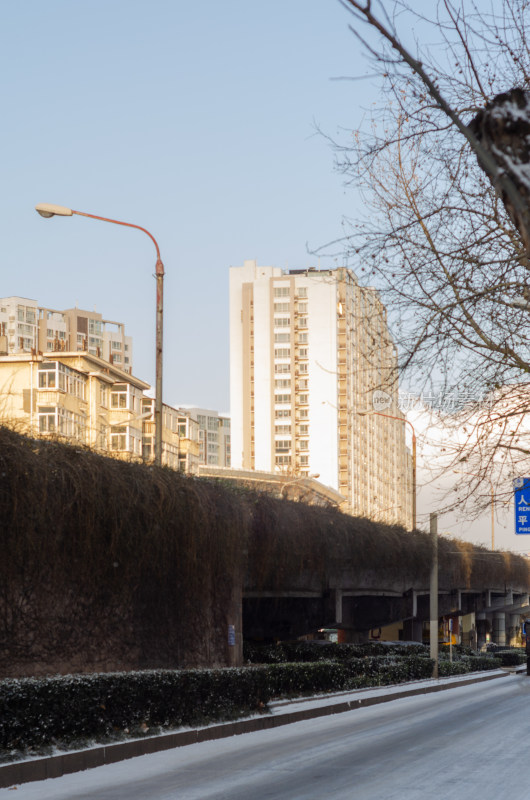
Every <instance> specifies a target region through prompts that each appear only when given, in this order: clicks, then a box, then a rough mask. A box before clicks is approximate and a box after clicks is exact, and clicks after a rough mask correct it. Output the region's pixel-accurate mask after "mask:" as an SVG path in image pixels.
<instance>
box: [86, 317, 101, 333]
mask: <svg viewBox="0 0 530 800" xmlns="http://www.w3.org/2000/svg"><path fill="white" fill-rule="evenodd" d="M88 332H89V333H95V334H96V335H99V336H101V320H100V319H89V320H88Z"/></svg>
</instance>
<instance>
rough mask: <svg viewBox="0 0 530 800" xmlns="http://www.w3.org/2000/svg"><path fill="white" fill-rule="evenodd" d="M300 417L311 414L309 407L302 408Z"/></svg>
mask: <svg viewBox="0 0 530 800" xmlns="http://www.w3.org/2000/svg"><path fill="white" fill-rule="evenodd" d="M299 416H300V419H307V418H308V416H309V409H307V408H301V409H300V412H299Z"/></svg>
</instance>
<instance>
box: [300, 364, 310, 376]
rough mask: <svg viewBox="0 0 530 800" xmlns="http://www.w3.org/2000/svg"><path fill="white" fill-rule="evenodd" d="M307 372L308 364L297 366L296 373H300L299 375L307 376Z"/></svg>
mask: <svg viewBox="0 0 530 800" xmlns="http://www.w3.org/2000/svg"><path fill="white" fill-rule="evenodd" d="M308 371H309V364H299V365H298V372H299V373H300V375H302V374H307V372H308Z"/></svg>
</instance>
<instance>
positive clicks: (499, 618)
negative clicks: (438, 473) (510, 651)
mask: <svg viewBox="0 0 530 800" xmlns="http://www.w3.org/2000/svg"><path fill="white" fill-rule="evenodd" d="M492 639H493V641H494V642H495V644H506V614H505V612H504V611H495V612H494V613H493V630H492Z"/></svg>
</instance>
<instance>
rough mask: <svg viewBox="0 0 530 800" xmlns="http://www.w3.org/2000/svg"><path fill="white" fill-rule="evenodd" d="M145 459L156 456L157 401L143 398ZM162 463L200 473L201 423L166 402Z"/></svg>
mask: <svg viewBox="0 0 530 800" xmlns="http://www.w3.org/2000/svg"><path fill="white" fill-rule="evenodd" d="M142 422H143V436H142V458H143V460H144V461H154V458H155V401H154V398H152V397H144V398H143V399H142ZM162 465H163V466H167V467H171V468H172V469H176V470H179V472H185V473H186V474H187V475H197V474H198V471H199V423H198V422H197V421H196V420H195V419H193V418H192V417H191V415H190V414H189V413H188V412H186V411H184V410H182V409H177V408H173V406H168V405H166V404H165V403H164V404H163V405H162Z"/></svg>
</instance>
